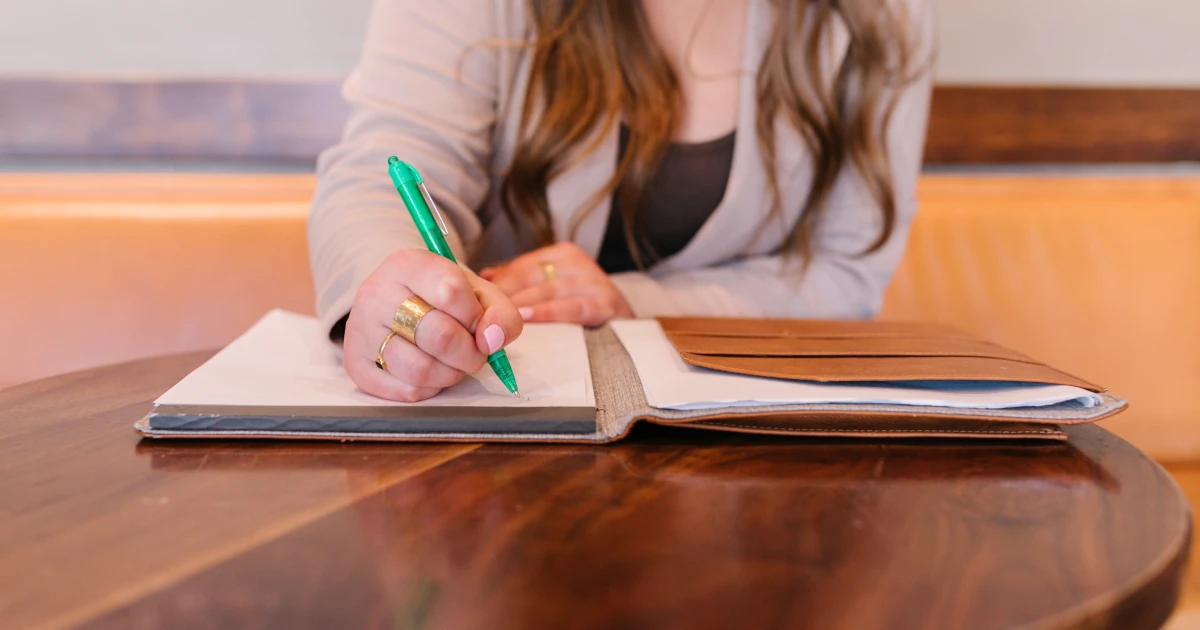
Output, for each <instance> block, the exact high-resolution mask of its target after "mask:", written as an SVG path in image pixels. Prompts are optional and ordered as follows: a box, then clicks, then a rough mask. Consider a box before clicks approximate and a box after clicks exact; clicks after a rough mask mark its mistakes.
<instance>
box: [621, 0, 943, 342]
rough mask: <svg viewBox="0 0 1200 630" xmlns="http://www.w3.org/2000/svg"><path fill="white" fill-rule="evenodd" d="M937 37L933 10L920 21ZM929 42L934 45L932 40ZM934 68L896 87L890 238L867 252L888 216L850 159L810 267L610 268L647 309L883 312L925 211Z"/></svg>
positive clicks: (768, 261) (641, 312)
mask: <svg viewBox="0 0 1200 630" xmlns="http://www.w3.org/2000/svg"><path fill="white" fill-rule="evenodd" d="M919 26H920V28H919V31H920V33H921V34H922V35H923V36H925V38H926V40H928V39H932V37H933V34H932V30H933V28H932V17H929V18H928V19H927V20H923V21H922V23H921V24H920V25H919ZM924 45H928V44H927V43H926V44H924ZM932 84H933V78H932V70H931V69H930V68H928V67H925V68H922V69H921V71H920V73H919V74H917V75H916V76H915V77H913V78H912V80H911V81H909V82H908V83H906V84H905V85H904V87H903V88H901V89H902V92H901V93H900V94H899V95H898V98H897V101H896V107H895V110H894V111H893V113H892V117H891V119H890V121H889V124H888V128H887V129H885V130H884V133H886V134H887V146H888V152H889V156H888V158H889V164H890V171H891V175H892V182H893V188H894V194H895V199H896V221H895V226H894V230H893V232H892V235H891V238H890V239H889V240H888V241H887V243H886V244H885V245H884V246H883V247H882V248H880V249H878V250H876V251H875V252H873V253H871V254H867V255H861V252H863V251H864V250H866V249H867V248H868V247H869V246H870V244H871V243H872V242H873V241H874V240H875V238H876V237H877V236H878V234H879V230H880V227H881V224H882V218H881V217H880V216H879V215H880V213H879V211H878V209H877V204H876V203H875V201H874V199H873V197H872V196H871V194H870V192H869V189H868V188H867V185H866V183H865V182H864V181H863V179H862V177H861V176H860V175H859V173H858V171H857V169H855V168H854V167H852V166H847V167H846V168H844V169H843V171H842V173H841V174H839V176H838V179H837V180H836V181H835V183H834V185H833V188H832V190H831V191H830V196H829V198H828V202H827V203H828V204H829V205H828V207H827V209H826V213H825V215H824V216H823V217H822V221H820V222H819V225H817V227H816V230H815V232H814V235H813V241H812V259H811V261H810V263H809V266H808V268H807V269H806V270H803V271H802V270H801V269H800V265H799V261H798V260H792V259H789V258H787V257H786V256H784V255H780V254H775V255H763V256H754V257H749V258H744V259H740V260H735V261H731V262H728V263H725V264H722V265H718V266H714V267H707V268H699V269H687V270H674V271H671V272H665V273H664V272H657V273H656V271H655V270H653V269H652V270H651V271H650V272H649V273H642V272H627V273H621V274H614V275H613V276H611V278H612V280H613V282H614V283H615V284H616V286H617V288H618V290H620V291H621V293H622V294H623V295H624V297H625V298H626V300H627V301H628V302H629V304H630V307H631V308H632V309H633V311H634V313H635V314H636V315H637V316H639V317H649V316H654V315H719V316H744V317H793V318H831V319H863V318H871V317H874V315H875V314H876V312H878V310H879V308H880V306H881V304H882V301H883V294H884V291H885V290H886V289H887V286H888V284H889V282H890V281H891V278H892V274H893V273H894V272H895V269H896V266H897V265H898V264H899V262H900V258H901V256H902V255H903V253H904V250H905V247H906V245H907V241H908V231H909V227H910V224H911V222H912V219H913V216H914V215H915V213H916V209H917V199H916V187H917V179H918V176H919V175H920V171H921V164H922V161H923V154H924V144H925V132H926V127H927V124H928V117H929V106H930V98H931V93H932Z"/></svg>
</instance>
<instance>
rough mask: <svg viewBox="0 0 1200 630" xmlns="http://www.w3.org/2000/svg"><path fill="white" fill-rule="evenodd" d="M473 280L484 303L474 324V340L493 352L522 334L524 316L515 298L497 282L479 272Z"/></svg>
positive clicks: (480, 299) (481, 303)
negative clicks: (513, 301) (493, 282)
mask: <svg viewBox="0 0 1200 630" xmlns="http://www.w3.org/2000/svg"><path fill="white" fill-rule="evenodd" d="M471 284H472V285H473V286H474V289H475V295H476V296H477V297H478V298H479V305H480V306H482V307H483V315H482V316H481V317H480V318H479V324H478V325H477V326H476V327H475V344H476V345H477V346H478V347H479V351H480V352H482V353H483V354H485V355H490V354H492V353H493V352H495V351H497V350H499V349H500V348H503V347H505V346H507V345H508V344H510V343H512V342H513V341H515V340H516V339H517V337H519V336H521V331H522V330H523V329H524V327H525V320H523V319H521V314H520V313H518V312H517V307H516V306H515V305H514V304H513V303H512V300H510V299H508V296H507V295H505V294H504V292H503V291H501V290H500V289H499V288H497V287H496V285H494V284H492V283H490V282H488V281H487V280H484V279H482V278H479V277H478V276H471Z"/></svg>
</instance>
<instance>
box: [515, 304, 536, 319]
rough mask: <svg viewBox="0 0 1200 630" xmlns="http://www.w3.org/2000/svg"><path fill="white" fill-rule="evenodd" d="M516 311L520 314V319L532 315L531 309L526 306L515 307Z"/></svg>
mask: <svg viewBox="0 0 1200 630" xmlns="http://www.w3.org/2000/svg"><path fill="white" fill-rule="evenodd" d="M517 312H518V313H520V314H521V319H529V318H530V317H533V309H532V308H530V307H528V306H522V307H521V308H519V309H517Z"/></svg>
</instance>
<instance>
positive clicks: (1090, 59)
mask: <svg viewBox="0 0 1200 630" xmlns="http://www.w3.org/2000/svg"><path fill="white" fill-rule="evenodd" d="M426 1H428V2H437V1H439V0H426ZM488 1H491V0H479V2H488ZM933 1H934V3H935V5H936V6H937V8H938V13H939V33H940V35H939V37H940V51H939V52H940V56H939V60H938V72H939V78H940V79H941V80H942V81H946V82H956V83H964V82H965V83H1054V84H1109V85H1185V86H1194V85H1200V0H933ZM370 2H371V0H0V75H7V76H93V77H170V78H204V77H219V78H278V79H316V80H335V79H339V78H341V77H342V76H344V75H345V73H346V72H347V71H348V70H349V69H350V67H351V66H352V65H353V64H354V61H355V58H356V56H357V54H358V48H359V43H360V39H361V37H362V33H363V31H364V28H365V22H366V18H367V13H368V10H369V8H370Z"/></svg>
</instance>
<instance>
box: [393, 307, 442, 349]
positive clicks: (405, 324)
mask: <svg viewBox="0 0 1200 630" xmlns="http://www.w3.org/2000/svg"><path fill="white" fill-rule="evenodd" d="M432 310H433V306H430V304H429V302H426V301H425V300H422V299H421V298H419V297H417V296H415V295H414V296H412V297H410V298H408V299H407V300H404V302H403V303H402V304H400V308H398V309H396V314H395V315H394V316H393V317H392V332H395V333H396V334H397V335H400V336H401V337H404V338H405V339H407V340H408V343H411V344H413V345H416V344H417V326H420V325H421V320H422V319H424V318H425V316H426V315H428V314H429V311H432Z"/></svg>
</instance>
